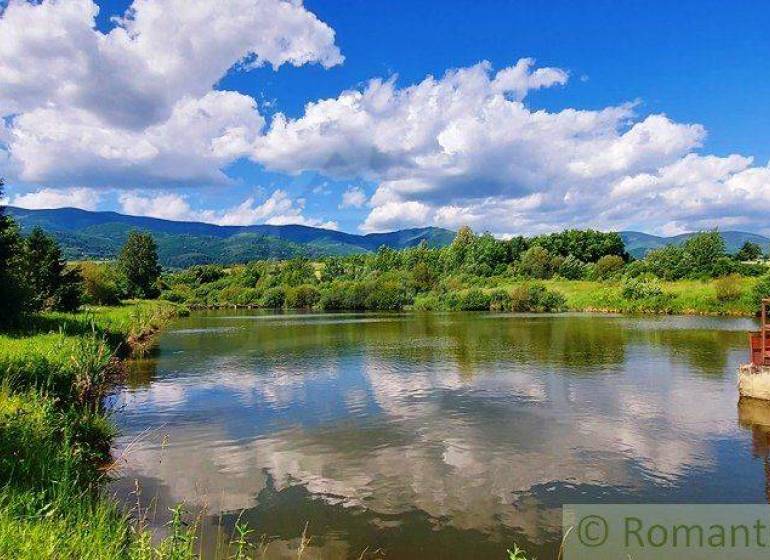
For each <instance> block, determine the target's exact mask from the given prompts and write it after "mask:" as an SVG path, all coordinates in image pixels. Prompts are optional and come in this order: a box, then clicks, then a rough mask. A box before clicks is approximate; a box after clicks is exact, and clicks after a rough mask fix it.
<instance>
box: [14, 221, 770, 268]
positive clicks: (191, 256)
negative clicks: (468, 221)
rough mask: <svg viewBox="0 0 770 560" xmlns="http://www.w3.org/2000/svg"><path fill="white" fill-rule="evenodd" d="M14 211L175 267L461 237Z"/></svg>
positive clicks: (70, 238) (103, 248)
mask: <svg viewBox="0 0 770 560" xmlns="http://www.w3.org/2000/svg"><path fill="white" fill-rule="evenodd" d="M7 211H8V214H9V215H11V216H12V217H13V218H14V219H15V220H16V221H17V222H18V223H19V224H20V225H21V228H22V231H29V230H30V229H32V228H33V227H35V226H40V227H42V228H43V229H44V230H46V231H47V232H49V233H50V234H52V235H53V236H54V237H56V238H57V240H58V241H59V243H60V244H61V246H62V249H63V250H64V255H65V257H66V258H67V259H70V260H82V259H109V258H112V257H114V256H115V255H116V254H117V252H118V251H119V249H120V247H121V246H122V245H123V243H124V242H125V240H126V237H127V236H128V233H129V232H130V231H131V230H142V231H149V232H151V233H152V234H153V236H154V237H155V239H156V241H157V243H158V254H159V257H160V261H161V263H162V264H163V265H164V266H166V267H174V268H177V267H179V268H182V267H186V266H191V265H194V264H204V263H218V264H232V263H238V262H247V261H251V260H258V259H268V258H290V257H293V256H296V255H304V256H308V257H319V256H325V255H350V254H355V253H366V252H370V251H376V250H377V249H378V248H379V247H380V246H382V245H385V246H387V247H391V248H393V249H404V248H407V247H414V246H415V245H418V244H419V243H421V242H422V241H423V240H424V241H425V242H427V243H428V245H429V246H431V247H443V246H444V245H448V244H449V243H451V242H452V239H454V236H455V233H454V232H453V231H450V230H447V229H442V228H437V227H423V228H412V229H402V230H398V231H393V232H389V233H370V234H367V235H356V234H352V233H345V232H341V231H334V230H329V229H323V228H316V227H309V226H301V225H281V226H277V225H253V226H218V225H215V224H207V223H202V222H178V221H172V220H161V219H159V218H148V217H144V216H128V215H125V214H118V213H117V212H91V211H88V210H80V209H77V208H57V209H52V210H28V209H24V208H16V207H12V206H9V207H8V208H7ZM721 234H722V237H723V238H724V239H725V244H726V245H727V250H728V251H729V252H735V251H737V250H738V249H739V248H740V247H741V245H743V243H744V242H746V241H751V242H754V243H757V244H758V245H760V246H761V247H762V249H763V250H764V251H767V250H768V249H770V238H767V237H764V236H762V235H757V234H754V233H746V232H741V231H723V232H721ZM620 235H621V237H622V238H623V241H624V242H625V244H626V250H627V251H628V252H629V253H630V254H631V255H633V256H634V257H636V258H640V257H643V256H644V255H645V253H647V251H649V250H651V249H656V248H659V247H664V246H666V245H671V244H675V245H679V244H681V243H683V242H684V241H685V240H687V238H688V237H690V236H691V235H693V234H692V233H685V234H681V235H676V236H673V237H660V236H656V235H650V234H648V233H642V232H638V231H622V232H620Z"/></svg>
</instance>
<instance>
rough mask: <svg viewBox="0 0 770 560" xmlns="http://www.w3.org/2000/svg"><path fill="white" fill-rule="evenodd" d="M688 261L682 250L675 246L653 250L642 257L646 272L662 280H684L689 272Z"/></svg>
mask: <svg viewBox="0 0 770 560" xmlns="http://www.w3.org/2000/svg"><path fill="white" fill-rule="evenodd" d="M688 260H689V259H688V258H687V257H686V255H685V253H684V251H683V250H682V248H681V247H677V246H676V245H668V246H666V247H661V248H660V249H654V250H652V251H650V252H648V253H647V255H646V256H645V257H644V262H645V264H646V268H647V270H648V271H649V272H651V273H652V274H654V275H655V276H657V277H658V278H661V279H663V280H679V279H681V278H684V277H685V276H686V275H687V274H688V272H689V270H688Z"/></svg>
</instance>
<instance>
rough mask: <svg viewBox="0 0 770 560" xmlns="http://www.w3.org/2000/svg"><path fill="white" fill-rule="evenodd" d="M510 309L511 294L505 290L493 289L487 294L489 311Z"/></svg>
mask: <svg viewBox="0 0 770 560" xmlns="http://www.w3.org/2000/svg"><path fill="white" fill-rule="evenodd" d="M510 309H511V294H509V293H508V292H506V291H505V290H494V291H493V292H492V293H491V294H489V310H490V311H510Z"/></svg>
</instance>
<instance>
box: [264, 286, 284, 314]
mask: <svg viewBox="0 0 770 560" xmlns="http://www.w3.org/2000/svg"><path fill="white" fill-rule="evenodd" d="M285 302H286V288H284V287H283V286H276V287H274V288H269V289H268V290H266V291H265V293H264V294H263V295H262V307H267V308H270V309H280V308H281V307H283V304H284V303H285Z"/></svg>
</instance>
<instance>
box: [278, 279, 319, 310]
mask: <svg viewBox="0 0 770 560" xmlns="http://www.w3.org/2000/svg"><path fill="white" fill-rule="evenodd" d="M320 299H321V293H320V292H319V291H318V288H316V287H315V286H311V285H310V284H302V285H301V286H297V287H296V288H289V289H288V290H286V307H288V308H290V309H310V308H311V307H313V306H314V305H315V304H316V303H318V301H319V300H320Z"/></svg>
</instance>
